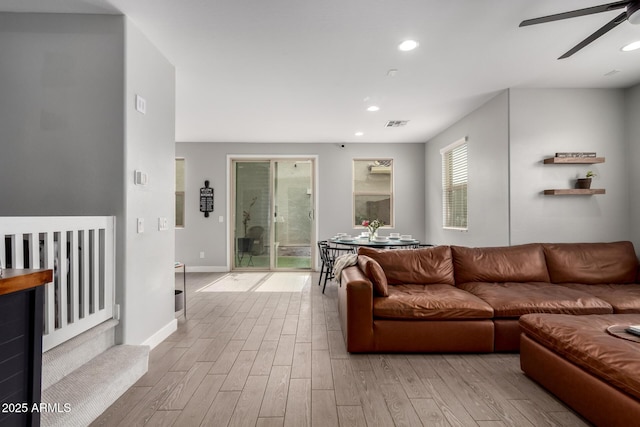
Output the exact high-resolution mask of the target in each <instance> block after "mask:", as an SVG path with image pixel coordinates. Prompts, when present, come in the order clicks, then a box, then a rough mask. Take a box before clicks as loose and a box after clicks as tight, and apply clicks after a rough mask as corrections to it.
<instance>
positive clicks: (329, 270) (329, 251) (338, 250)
mask: <svg viewBox="0 0 640 427" xmlns="http://www.w3.org/2000/svg"><path fill="white" fill-rule="evenodd" d="M318 249H319V250H320V258H321V259H322V268H321V269H320V279H319V280H318V286H320V282H321V281H322V275H323V274H324V286H323V287H322V293H323V294H324V290H325V289H326V288H327V282H328V281H329V280H333V279H335V277H334V274H333V267H334V265H335V263H336V259H338V258H339V257H340V256H341V255H344V254H353V253H355V252H356V251H355V248H346V247H338V246H331V245H329V243H328V242H327V241H326V240H323V241H320V242H318Z"/></svg>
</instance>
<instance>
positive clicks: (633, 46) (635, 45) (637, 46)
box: [622, 40, 640, 52]
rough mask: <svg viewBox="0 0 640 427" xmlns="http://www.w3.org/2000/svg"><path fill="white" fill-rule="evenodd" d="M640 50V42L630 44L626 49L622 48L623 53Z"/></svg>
mask: <svg viewBox="0 0 640 427" xmlns="http://www.w3.org/2000/svg"><path fill="white" fill-rule="evenodd" d="M636 49H640V40H638V41H635V42H633V43H629V44H628V45H626V46H625V47H623V48H622V51H623V52H631V51H632V50H636Z"/></svg>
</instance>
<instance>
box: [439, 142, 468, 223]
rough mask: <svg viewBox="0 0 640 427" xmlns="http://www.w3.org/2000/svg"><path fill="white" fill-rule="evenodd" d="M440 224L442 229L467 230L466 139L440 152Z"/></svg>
mask: <svg viewBox="0 0 640 427" xmlns="http://www.w3.org/2000/svg"><path fill="white" fill-rule="evenodd" d="M440 153H441V154H442V224H443V227H444V228H452V229H457V230H467V184H468V177H467V139H466V137H465V138H463V139H461V140H459V141H456V142H454V143H453V144H451V145H449V146H448V147H445V148H444V149H443V150H442V151H440Z"/></svg>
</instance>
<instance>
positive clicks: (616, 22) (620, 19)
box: [558, 12, 627, 59]
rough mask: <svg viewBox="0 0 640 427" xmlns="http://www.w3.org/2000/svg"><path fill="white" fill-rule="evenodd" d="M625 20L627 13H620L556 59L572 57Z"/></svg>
mask: <svg viewBox="0 0 640 427" xmlns="http://www.w3.org/2000/svg"><path fill="white" fill-rule="evenodd" d="M626 20H627V12H622V13H621V14H620V15H618V16H616V17H615V18H613V19H612V20H611V21H609V22H608V23H606V24H605V25H604V26H602V27H601V28H600V29H599V30H597V31H596V32H595V33H593V34H591V35H590V36H589V37H587V38H586V39H584V40H582V41H581V42H580V43H578V44H577V45H575V46H574V47H573V48H572V49H571V50H570V51H568V52H567V53H565V54H564V55H562V56H561V57H560V58H558V59H564V58H568V57H570V56H571V55H573V54H574V53H576V52H577V51H579V50H580V49H582V48H583V47H585V46H586V45H588V44H589V43H591V42H593V41H594V40H596V39H598V38H599V37H600V36H602V35H603V34H605V33H608V32H609V31H611V30H613V29H614V28H615V27H617V26H618V25H620V24H622V23H623V22H624V21H626Z"/></svg>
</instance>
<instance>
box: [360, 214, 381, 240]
mask: <svg viewBox="0 0 640 427" xmlns="http://www.w3.org/2000/svg"><path fill="white" fill-rule="evenodd" d="M383 225H384V222H382V221H380V220H379V219H374V220H373V221H369V220H368V219H365V220H363V221H362V226H363V227H367V228H368V229H369V240H370V241H371V240H373V239H375V237H376V233H377V232H378V228H380V227H382V226H383Z"/></svg>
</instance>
